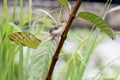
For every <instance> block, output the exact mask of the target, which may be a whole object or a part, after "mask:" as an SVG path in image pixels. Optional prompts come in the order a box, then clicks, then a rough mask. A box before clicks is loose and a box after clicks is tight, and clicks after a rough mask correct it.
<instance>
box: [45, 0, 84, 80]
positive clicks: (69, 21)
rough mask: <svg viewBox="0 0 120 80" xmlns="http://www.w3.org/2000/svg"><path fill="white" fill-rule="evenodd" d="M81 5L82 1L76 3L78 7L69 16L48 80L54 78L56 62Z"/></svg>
mask: <svg viewBox="0 0 120 80" xmlns="http://www.w3.org/2000/svg"><path fill="white" fill-rule="evenodd" d="M81 3H82V0H78V1H77V3H76V5H75V7H74V8H73V11H72V12H71V14H70V15H69V20H68V22H67V24H66V27H65V31H64V32H63V34H62V36H61V40H60V43H59V45H58V47H57V49H56V51H55V54H54V56H53V58H52V63H51V65H50V68H49V71H48V74H47V77H46V80H51V76H52V73H53V70H54V67H55V64H56V62H57V60H58V56H59V54H60V51H61V48H62V46H63V44H64V41H65V40H66V38H67V33H68V30H69V28H70V25H71V24H72V21H73V19H74V18H75V15H76V13H77V11H78V9H79V7H80V5H81Z"/></svg>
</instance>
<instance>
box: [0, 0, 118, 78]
mask: <svg viewBox="0 0 120 80" xmlns="http://www.w3.org/2000/svg"><path fill="white" fill-rule="evenodd" d="M86 1H88V2H83V3H82V5H81V7H80V11H89V12H92V13H95V14H97V15H98V14H99V12H100V10H101V9H102V7H103V6H104V5H105V3H101V2H103V1H104V0H99V2H96V1H95V2H94V0H91V2H90V0H86ZM100 1H101V2H100ZM75 2H76V1H71V2H70V3H71V4H72V5H73V6H74V4H75ZM119 3H120V1H119V0H113V1H112V4H111V5H110V9H112V8H113V7H116V6H119ZM13 4H14V1H13V0H9V1H8V6H9V7H8V8H9V9H8V10H9V15H11V14H12V12H11V11H12V10H13ZM28 4H29V3H28V1H27V0H25V1H24V8H23V10H24V16H26V15H27V14H28V12H29V9H28ZM53 4H54V5H53ZM32 7H33V10H35V9H45V10H47V11H51V10H57V8H59V7H60V4H59V3H58V2H57V1H56V0H53V1H52V0H51V1H50V0H33V6H32ZM17 8H18V9H17V11H16V12H18V11H19V6H17ZM2 11H3V4H2V2H1V1H0V12H2ZM68 14H69V12H68V11H66V9H63V13H62V19H64V20H67V18H68ZM52 15H53V16H54V17H55V18H56V19H57V16H58V13H57V12H55V13H53V14H52ZM34 16H36V15H34ZM0 17H2V14H1V13H0ZM18 20H19V19H16V22H15V23H16V24H17V23H19V21H18ZM105 21H106V22H107V23H108V24H109V25H110V26H111V27H112V28H113V29H114V30H116V31H119V30H120V10H117V11H114V12H110V13H109V14H107V15H106V18H105ZM78 26H80V27H79V28H78ZM75 29H80V30H87V31H89V30H91V24H90V23H88V22H86V21H84V20H80V19H75V21H74V22H73V24H72V26H71V30H75ZM83 33H84V34H86V33H85V32H83ZM102 34H104V33H103V32H101V33H100V34H99V36H101V35H102ZM70 43H71V45H72V47H69V45H66V46H65V47H64V49H65V50H66V51H68V52H69V51H70V50H72V49H73V50H74V48H75V46H76V45H77V44H75V43H74V42H72V41H70ZM66 44H67V43H66ZM62 64H64V61H63V62H62V61H61V64H58V65H57V67H56V68H55V74H56V73H57V72H59V70H60V68H61V67H62ZM99 64H101V66H99ZM103 68H105V71H104V70H103ZM119 68H120V35H119V34H117V36H116V39H115V40H111V39H110V38H109V37H108V36H107V37H106V38H105V39H104V40H103V41H102V42H101V43H100V44H99V45H98V47H97V48H96V49H95V50H94V52H93V54H92V55H91V58H90V61H89V63H88V65H87V69H86V72H85V74H84V75H85V78H86V76H87V78H91V77H94V76H96V74H98V72H99V71H104V72H105V73H103V75H104V74H105V75H108V77H109V76H111V77H114V76H119V75H120V69H119ZM97 76H99V75H97Z"/></svg>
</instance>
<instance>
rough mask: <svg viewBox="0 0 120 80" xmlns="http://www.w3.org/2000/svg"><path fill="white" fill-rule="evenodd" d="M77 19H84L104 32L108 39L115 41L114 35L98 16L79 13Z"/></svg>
mask: <svg viewBox="0 0 120 80" xmlns="http://www.w3.org/2000/svg"><path fill="white" fill-rule="evenodd" d="M77 17H80V18H82V19H85V20H87V21H89V22H91V23H92V24H93V25H95V26H96V27H98V28H100V30H102V31H104V32H105V33H106V34H107V35H108V36H109V37H111V38H112V39H115V33H114V32H113V30H112V29H111V28H110V27H109V25H108V24H107V23H106V22H105V21H104V20H103V19H102V18H100V17H99V16H97V15H95V14H93V13H89V12H79V13H78V15H77Z"/></svg>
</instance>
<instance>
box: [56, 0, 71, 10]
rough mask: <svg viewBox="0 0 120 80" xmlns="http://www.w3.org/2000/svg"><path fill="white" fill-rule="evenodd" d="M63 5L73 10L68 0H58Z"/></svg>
mask: <svg viewBox="0 0 120 80" xmlns="http://www.w3.org/2000/svg"><path fill="white" fill-rule="evenodd" d="M58 1H59V2H60V3H61V4H62V5H63V6H65V7H66V8H68V9H70V10H71V5H70V3H69V2H68V0H58Z"/></svg>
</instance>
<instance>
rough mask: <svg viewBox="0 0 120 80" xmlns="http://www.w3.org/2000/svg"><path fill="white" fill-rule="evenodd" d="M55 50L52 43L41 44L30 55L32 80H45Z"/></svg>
mask: <svg viewBox="0 0 120 80" xmlns="http://www.w3.org/2000/svg"><path fill="white" fill-rule="evenodd" d="M55 50H56V46H55V44H54V42H53V41H48V42H45V43H42V44H41V45H40V46H39V47H38V48H37V49H35V50H34V54H32V66H31V67H32V68H31V70H32V74H33V77H34V80H45V79H44V78H46V75H47V73H48V69H49V64H50V62H51V60H52V56H53V55H54V52H55Z"/></svg>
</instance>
